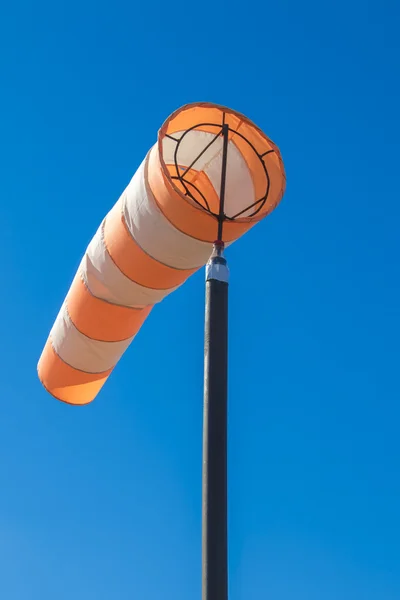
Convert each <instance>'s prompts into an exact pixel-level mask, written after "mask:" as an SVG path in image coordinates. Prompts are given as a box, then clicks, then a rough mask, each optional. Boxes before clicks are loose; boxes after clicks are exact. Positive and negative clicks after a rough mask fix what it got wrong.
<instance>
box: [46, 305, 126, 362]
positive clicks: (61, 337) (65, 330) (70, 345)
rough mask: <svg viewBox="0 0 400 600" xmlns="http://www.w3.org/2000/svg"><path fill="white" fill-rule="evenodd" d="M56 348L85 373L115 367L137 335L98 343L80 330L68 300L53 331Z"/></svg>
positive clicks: (59, 353)
mask: <svg viewBox="0 0 400 600" xmlns="http://www.w3.org/2000/svg"><path fill="white" fill-rule="evenodd" d="M50 337H51V341H52V344H53V348H54V350H55V352H56V353H57V354H58V356H59V357H60V358H61V359H62V360H63V361H64V362H66V363H67V364H68V365H70V366H71V367H74V368H75V369H79V370H80V371H84V372H85V373H102V372H103V371H107V370H108V369H111V368H112V367H114V366H115V365H116V364H117V362H118V360H119V359H120V358H121V356H122V354H123V353H124V352H125V350H126V349H127V348H128V346H129V344H130V343H131V342H132V340H133V338H134V337H135V336H132V337H130V338H129V339H127V340H123V341H122V342H99V341H96V340H92V339H90V338H88V337H87V336H85V335H83V333H80V332H79V331H78V330H77V329H76V327H75V325H74V324H73V323H72V321H71V319H70V317H69V315H68V312H67V309H66V305H65V303H64V304H63V305H62V307H61V310H60V312H59V314H58V317H57V319H56V321H55V323H54V325H53V328H52V330H51V332H50Z"/></svg>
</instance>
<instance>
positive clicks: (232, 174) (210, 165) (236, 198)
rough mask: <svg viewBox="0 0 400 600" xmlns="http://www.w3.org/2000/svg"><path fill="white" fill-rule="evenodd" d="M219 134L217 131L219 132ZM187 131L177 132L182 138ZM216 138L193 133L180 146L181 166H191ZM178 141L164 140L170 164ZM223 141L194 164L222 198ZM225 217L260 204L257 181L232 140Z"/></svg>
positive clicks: (216, 141) (249, 212)
mask: <svg viewBox="0 0 400 600" xmlns="http://www.w3.org/2000/svg"><path fill="white" fill-rule="evenodd" d="M216 131H217V129H216ZM183 133H184V132H183V131H178V132H177V133H174V137H176V138H177V139H179V138H180V137H181V136H182V135H183ZM213 139H215V134H213V133H207V132H205V131H196V130H195V129H194V130H193V131H189V132H188V133H187V134H186V135H185V136H184V138H183V140H182V142H181V143H180V144H179V148H178V154H177V160H178V164H179V166H181V167H188V166H189V165H191V164H192V162H193V160H194V159H195V158H196V156H198V155H199V154H200V152H201V151H202V150H203V149H204V148H205V147H206V146H207V144H209V143H210V142H211V141H212V140H213ZM175 149H176V142H174V141H173V140H171V139H170V138H167V137H165V138H164V139H163V158H164V161H165V163H166V164H168V165H174V164H175V163H174V153H175ZM222 150H223V138H222V136H220V137H218V138H217V139H216V140H215V141H214V142H213V143H212V144H211V146H210V147H209V148H208V149H207V150H206V151H205V152H204V154H203V155H202V156H200V158H199V159H198V160H196V162H195V164H194V165H193V169H196V170H197V171H204V173H205V174H206V175H207V176H208V178H209V180H210V181H211V183H212V185H213V187H214V189H215V191H216V193H217V194H218V196H219V192H220V186H221V171H222ZM225 193H226V196H225V214H226V215H227V216H228V217H233V216H234V215H236V214H237V213H239V212H240V211H242V210H243V209H244V208H246V207H247V206H250V205H251V204H253V202H255V201H256V197H255V190H254V185H253V180H252V178H251V174H250V171H249V168H248V166H247V163H246V161H245V160H244V158H243V156H242V154H241V152H240V150H239V149H238V148H237V146H236V145H235V144H234V143H233V142H232V141H229V144H228V163H227V173H226V191H225ZM253 211H254V208H252V209H249V210H248V211H246V212H244V213H243V214H242V215H240V216H241V217H245V216H246V214H251V213H252V212H253Z"/></svg>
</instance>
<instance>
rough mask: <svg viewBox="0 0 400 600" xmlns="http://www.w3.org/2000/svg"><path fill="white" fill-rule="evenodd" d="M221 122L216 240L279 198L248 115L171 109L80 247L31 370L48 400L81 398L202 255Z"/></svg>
mask: <svg viewBox="0 0 400 600" xmlns="http://www.w3.org/2000/svg"><path fill="white" fill-rule="evenodd" d="M224 124H225V126H226V125H228V126H229V142H228V154H227V170H226V188H225V203H224V216H225V221H224V225H223V241H224V242H225V244H226V245H228V244H229V243H232V242H233V241H235V240H237V239H238V238H239V237H241V236H242V235H243V234H244V233H245V232H246V231H247V230H248V229H250V227H252V226H253V225H254V224H255V223H256V222H258V221H260V220H261V219H262V218H263V217H265V216H266V215H267V214H269V213H270V212H271V211H272V210H273V209H274V208H275V207H276V206H277V204H278V203H279V202H280V200H281V198H282V196H283V193H284V188H285V181H286V180H285V172H284V167H283V163H282V159H281V155H280V152H279V150H278V148H277V146H276V145H275V144H274V143H273V142H272V141H271V140H270V139H269V138H268V137H267V136H266V135H265V134H264V133H263V132H262V131H261V130H260V129H259V128H258V127H256V125H254V124H253V123H252V122H251V121H250V120H249V119H247V118H246V117H245V116H243V115H241V114H239V113H237V112H235V111H233V110H230V109H228V108H225V107H221V106H218V105H215V104H208V103H207V104H206V103H200V104H190V105H186V106H183V107H182V108H180V109H179V110H177V111H176V112H175V113H173V114H172V115H171V116H170V117H169V118H168V119H167V121H166V122H165V123H164V125H163V126H162V127H161V129H160V131H159V133H158V140H157V143H156V144H155V145H154V146H153V147H152V148H151V149H150V151H149V152H148V154H147V156H146V157H145V159H144V161H143V163H142V164H141V165H140V167H139V168H138V170H137V172H136V173H135V175H134V177H133V178H132V180H131V181H130V183H129V184H128V186H127V188H126V189H125V191H124V192H123V194H122V196H121V197H120V198H119V200H118V201H117V203H116V204H115V205H114V206H113V208H112V209H111V210H110V212H109V213H108V215H107V216H106V217H105V218H104V220H103V222H102V223H101V225H100V227H99V229H98V231H97V233H96V234H95V236H94V237H93V239H92V241H91V242H90V244H89V246H88V248H87V249H86V252H85V254H84V256H83V259H82V261H81V264H80V267H79V269H78V272H77V273H76V276H75V278H74V280H73V283H72V285H71V287H70V290H69V292H68V294H67V297H66V299H65V301H64V303H63V305H62V307H61V310H60V312H59V314H58V317H57V318H56V321H55V323H54V325H53V327H52V329H51V332H50V335H49V338H48V340H47V343H46V345H45V347H44V350H43V352H42V355H41V357H40V360H39V364H38V374H39V378H40V380H41V382H42V384H43V386H44V387H45V388H46V390H47V391H48V392H50V394H52V395H53V396H55V397H56V398H57V399H59V400H62V401H64V402H67V403H70V404H87V403H89V402H91V401H92V400H93V399H94V398H95V397H96V395H97V394H98V392H99V391H100V389H101V387H102V386H103V384H104V383H105V381H106V380H107V378H108V377H109V375H110V373H111V371H112V370H113V368H114V367H115V365H116V364H117V362H118V360H119V359H120V358H121V356H122V354H123V353H124V352H125V350H126V349H127V348H128V346H129V345H130V343H131V342H132V340H133V339H134V337H135V335H136V333H137V332H138V330H139V329H140V327H141V326H142V324H143V322H144V321H145V319H146V318H147V316H148V315H149V313H150V311H151V309H152V308H153V306H154V305H155V304H157V303H158V302H160V301H161V300H162V299H163V298H165V296H167V295H168V294H170V293H171V292H173V291H174V290H175V289H176V288H177V287H179V286H180V285H182V284H183V283H184V282H185V281H186V279H187V278H188V277H190V275H191V274H192V273H194V272H195V271H197V270H198V269H199V268H201V267H203V266H204V265H205V264H206V262H207V260H208V259H209V257H210V254H211V252H212V247H213V242H214V241H215V239H216V237H217V227H218V223H217V219H216V216H217V215H218V211H219V194H220V184H221V168H222V149H223V137H222V135H221V132H222V126H223V125H224Z"/></svg>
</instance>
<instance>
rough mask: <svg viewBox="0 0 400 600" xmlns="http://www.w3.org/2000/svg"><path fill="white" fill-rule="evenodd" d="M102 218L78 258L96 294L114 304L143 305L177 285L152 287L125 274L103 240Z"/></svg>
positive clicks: (159, 297)
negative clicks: (164, 288) (141, 283)
mask: <svg viewBox="0 0 400 600" xmlns="http://www.w3.org/2000/svg"><path fill="white" fill-rule="evenodd" d="M103 229H104V221H103V223H102V225H101V226H100V228H99V229H98V230H97V233H96V234H95V236H94V237H93V239H92V241H91V242H90V244H89V246H88V249H87V250H86V253H85V256H84V257H83V260H82V262H81V266H80V271H81V274H82V277H83V279H84V281H85V283H86V285H87V286H88V288H89V291H90V292H91V293H92V294H93V296H95V297H96V298H100V299H102V300H107V302H112V303H113V304H119V305H121V306H130V307H143V306H148V305H149V304H156V303H157V302H160V301H161V300H162V299H163V298H165V296H167V295H168V294H170V293H171V292H172V291H174V290H175V289H177V287H179V286H176V287H175V288H171V289H169V290H153V289H151V288H146V287H144V286H142V285H139V284H138V283H135V282H134V281H131V280H130V279H129V278H128V277H126V276H125V275H124V274H123V273H122V272H121V271H120V270H119V269H118V267H117V266H116V264H115V263H114V261H113V260H112V258H111V256H110V255H109V253H108V252H107V249H106V247H105V244H104V236H103Z"/></svg>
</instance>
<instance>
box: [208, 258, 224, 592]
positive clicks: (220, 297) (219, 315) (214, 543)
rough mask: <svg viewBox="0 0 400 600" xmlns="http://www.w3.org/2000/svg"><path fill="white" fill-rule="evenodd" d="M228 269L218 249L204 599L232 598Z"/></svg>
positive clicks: (212, 272) (211, 288)
mask: <svg viewBox="0 0 400 600" xmlns="http://www.w3.org/2000/svg"><path fill="white" fill-rule="evenodd" d="M227 321H228V267H227V265H226V260H225V258H223V256H222V255H221V250H220V249H219V248H218V247H217V248H216V251H215V252H214V255H213V256H212V257H211V259H210V261H209V263H208V265H207V276H206V314H205V344H204V424H203V511H202V512H203V581H202V584H203V595H202V599H203V600H227V598H228V564H227V563H228V539H227V538H228V535H227V391H228V389H227V388H228V385H227V371H228V323H227Z"/></svg>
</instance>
